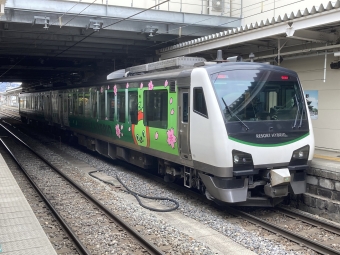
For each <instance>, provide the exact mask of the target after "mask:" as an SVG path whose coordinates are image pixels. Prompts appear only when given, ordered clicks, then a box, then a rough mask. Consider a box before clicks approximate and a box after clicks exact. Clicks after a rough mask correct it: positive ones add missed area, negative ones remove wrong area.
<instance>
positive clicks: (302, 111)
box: [298, 104, 305, 128]
mask: <svg viewBox="0 0 340 255" xmlns="http://www.w3.org/2000/svg"><path fill="white" fill-rule="evenodd" d="M304 113H305V110H304V108H303V104H301V118H300V124H299V127H298V128H301V127H302V118H303V114H304Z"/></svg>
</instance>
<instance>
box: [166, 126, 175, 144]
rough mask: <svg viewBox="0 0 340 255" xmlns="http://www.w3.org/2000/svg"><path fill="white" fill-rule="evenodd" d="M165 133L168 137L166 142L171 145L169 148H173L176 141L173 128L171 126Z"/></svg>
mask: <svg viewBox="0 0 340 255" xmlns="http://www.w3.org/2000/svg"><path fill="white" fill-rule="evenodd" d="M166 134H167V135H168V139H167V142H168V144H169V145H170V146H171V148H173V149H174V148H175V143H176V140H177V138H176V136H175V135H174V129H173V128H171V129H169V130H168V131H167V132H166Z"/></svg>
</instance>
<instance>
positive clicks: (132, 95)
mask: <svg viewBox="0 0 340 255" xmlns="http://www.w3.org/2000/svg"><path fill="white" fill-rule="evenodd" d="M129 123H131V124H137V123H138V92H137V91H129Z"/></svg>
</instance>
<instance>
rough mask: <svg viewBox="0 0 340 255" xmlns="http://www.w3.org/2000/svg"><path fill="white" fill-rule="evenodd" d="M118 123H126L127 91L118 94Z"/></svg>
mask: <svg viewBox="0 0 340 255" xmlns="http://www.w3.org/2000/svg"><path fill="white" fill-rule="evenodd" d="M117 114H118V121H119V122H125V91H124V92H118V93H117Z"/></svg>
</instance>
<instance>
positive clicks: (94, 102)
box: [91, 90, 97, 119]
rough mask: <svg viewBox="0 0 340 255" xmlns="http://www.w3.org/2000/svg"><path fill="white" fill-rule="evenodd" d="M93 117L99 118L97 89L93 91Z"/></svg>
mask: <svg viewBox="0 0 340 255" xmlns="http://www.w3.org/2000/svg"><path fill="white" fill-rule="evenodd" d="M91 117H92V118H95V119H96V118H97V91H95V90H92V91H91Z"/></svg>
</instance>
